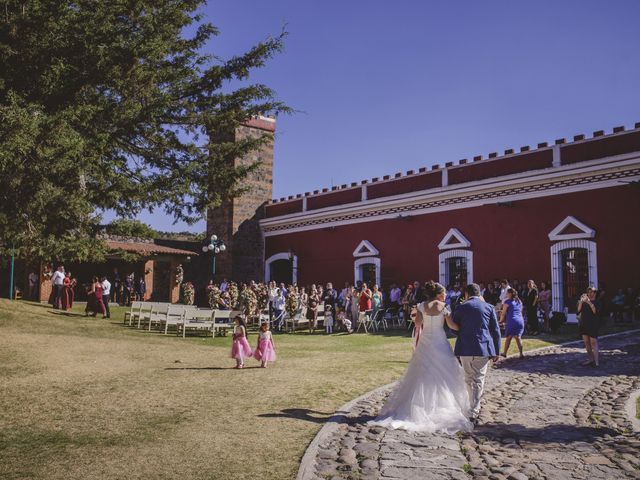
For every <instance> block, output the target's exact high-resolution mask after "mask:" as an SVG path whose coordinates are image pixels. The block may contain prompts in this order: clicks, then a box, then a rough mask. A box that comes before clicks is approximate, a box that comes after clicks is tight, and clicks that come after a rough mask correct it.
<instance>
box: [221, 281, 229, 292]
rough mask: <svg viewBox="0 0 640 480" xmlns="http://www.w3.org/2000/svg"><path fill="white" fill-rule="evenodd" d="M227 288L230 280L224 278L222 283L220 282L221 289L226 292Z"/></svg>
mask: <svg viewBox="0 0 640 480" xmlns="http://www.w3.org/2000/svg"><path fill="white" fill-rule="evenodd" d="M227 290H229V282H228V281H227V279H226V278H223V279H222V283H221V284H220V291H221V292H226V291H227Z"/></svg>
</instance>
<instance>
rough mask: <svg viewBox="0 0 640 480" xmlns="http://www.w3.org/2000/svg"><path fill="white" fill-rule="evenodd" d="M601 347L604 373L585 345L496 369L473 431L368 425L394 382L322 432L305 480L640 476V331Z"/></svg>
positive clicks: (312, 450)
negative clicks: (637, 405) (639, 421)
mask: <svg viewBox="0 0 640 480" xmlns="http://www.w3.org/2000/svg"><path fill="white" fill-rule="evenodd" d="M601 348H602V353H601V364H600V367H599V368H598V369H596V368H592V367H581V366H579V365H578V364H579V362H581V361H583V360H584V359H585V354H584V350H583V349H580V348H578V346H558V347H552V348H549V349H544V350H541V351H538V352H532V353H530V354H529V355H528V357H527V358H526V359H524V360H519V359H512V358H509V359H508V360H507V361H506V362H504V363H503V364H502V367H501V368H498V369H491V370H490V372H489V374H488V378H487V383H486V389H485V395H484V398H483V404H482V412H481V414H480V422H479V425H478V426H477V427H476V428H475V430H474V431H473V432H472V433H471V434H458V435H457V436H446V435H441V434H419V433H411V432H406V431H403V430H387V429H385V428H381V427H369V426H367V425H366V422H367V421H368V420H371V419H372V418H374V417H375V416H376V414H377V413H378V411H379V409H380V407H381V406H382V404H383V402H384V400H385V399H386V397H387V396H388V394H389V392H390V389H391V386H387V387H384V388H382V389H379V390H376V391H374V392H372V393H371V394H369V395H367V396H365V397H363V398H362V399H361V400H360V401H358V402H357V403H355V405H352V407H351V408H350V409H349V411H348V412H345V414H344V416H343V417H341V418H340V419H339V420H337V422H336V423H334V424H332V425H330V426H328V427H329V428H326V429H324V430H325V431H324V433H323V432H322V431H321V432H320V434H319V437H318V441H319V443H317V442H316V445H315V446H313V447H312V448H310V451H309V452H310V454H312V456H311V457H310V455H307V456H306V457H305V459H303V462H305V461H306V463H307V464H308V465H306V467H305V468H301V473H300V474H299V477H298V478H299V479H314V480H318V479H332V480H338V479H382V480H387V479H388V480H392V479H469V478H477V479H491V480H502V479H510V480H525V479H550V480H551V479H553V480H555V479H559V480H562V479H609V480H613V479H625V478H637V479H640V432H638V431H635V432H634V431H633V427H632V424H631V422H630V421H629V418H628V417H627V416H626V412H625V403H626V401H627V399H628V398H629V396H630V395H631V393H632V392H634V391H637V390H638V389H640V333H637V332H636V333H628V334H623V335H618V336H612V337H609V338H604V339H601ZM316 447H317V448H316Z"/></svg>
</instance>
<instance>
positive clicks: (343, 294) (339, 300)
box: [338, 282, 351, 306]
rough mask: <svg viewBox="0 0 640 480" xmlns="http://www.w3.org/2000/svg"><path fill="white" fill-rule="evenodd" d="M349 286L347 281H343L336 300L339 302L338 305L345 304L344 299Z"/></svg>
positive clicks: (347, 293)
mask: <svg viewBox="0 0 640 480" xmlns="http://www.w3.org/2000/svg"><path fill="white" fill-rule="evenodd" d="M350 287H351V285H349V282H344V288H343V289H342V290H341V291H340V294H339V295H338V302H339V303H340V305H343V306H344V304H345V301H346V300H347V296H348V295H349V292H350Z"/></svg>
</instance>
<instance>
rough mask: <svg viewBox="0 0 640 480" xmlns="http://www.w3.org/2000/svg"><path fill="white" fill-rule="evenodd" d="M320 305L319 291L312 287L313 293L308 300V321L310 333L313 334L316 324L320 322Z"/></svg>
mask: <svg viewBox="0 0 640 480" xmlns="http://www.w3.org/2000/svg"><path fill="white" fill-rule="evenodd" d="M319 304H320V297H318V291H317V290H316V289H315V288H314V287H311V293H310V294H309V297H308V299H307V320H309V333H313V331H314V329H315V328H316V322H317V321H318V305H319Z"/></svg>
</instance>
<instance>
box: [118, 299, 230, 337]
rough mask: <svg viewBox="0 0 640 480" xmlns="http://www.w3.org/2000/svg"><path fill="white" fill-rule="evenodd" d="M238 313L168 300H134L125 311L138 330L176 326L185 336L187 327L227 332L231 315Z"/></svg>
mask: <svg viewBox="0 0 640 480" xmlns="http://www.w3.org/2000/svg"><path fill="white" fill-rule="evenodd" d="M236 313H238V312H232V311H228V310H227V311H225V310H213V309H206V308H204V309H203V308H198V307H196V306H193V305H177V304H171V303H166V302H140V301H135V302H131V308H130V309H129V311H128V312H125V314H124V323H125V325H127V324H128V325H129V326H134V325H135V326H137V328H138V329H141V328H146V329H148V331H151V329H152V328H156V329H157V330H160V331H164V334H165V335H166V334H167V333H168V332H169V329H170V328H171V329H172V330H173V329H175V331H176V334H180V333H182V336H183V338H184V337H185V336H186V332H187V330H192V331H203V330H204V331H207V332H209V333H211V336H213V337H215V335H216V331H217V332H218V333H220V334H222V335H226V332H227V330H229V329H232V328H233V325H232V323H231V318H233V316H235V314H236Z"/></svg>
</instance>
